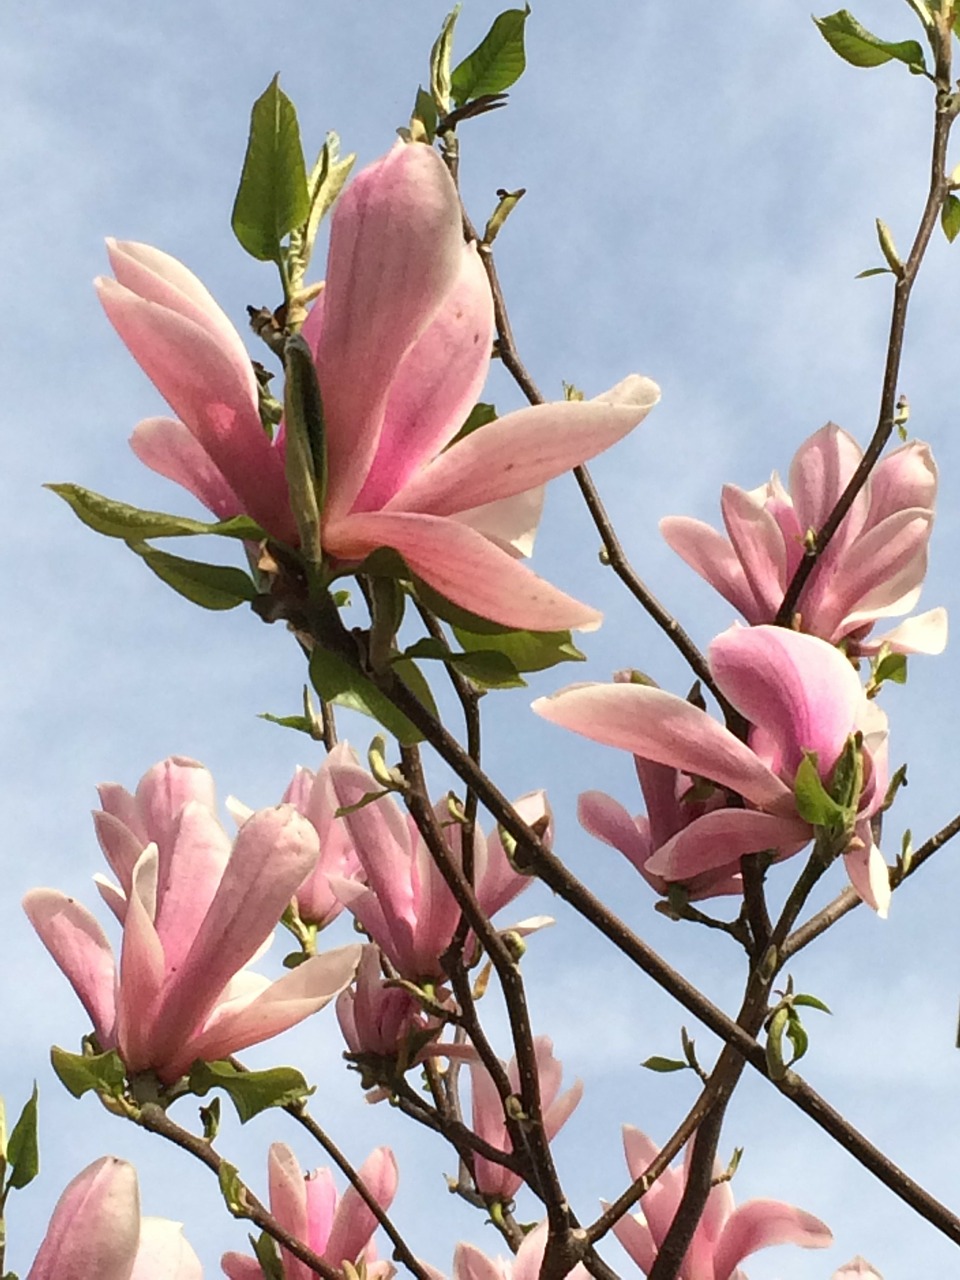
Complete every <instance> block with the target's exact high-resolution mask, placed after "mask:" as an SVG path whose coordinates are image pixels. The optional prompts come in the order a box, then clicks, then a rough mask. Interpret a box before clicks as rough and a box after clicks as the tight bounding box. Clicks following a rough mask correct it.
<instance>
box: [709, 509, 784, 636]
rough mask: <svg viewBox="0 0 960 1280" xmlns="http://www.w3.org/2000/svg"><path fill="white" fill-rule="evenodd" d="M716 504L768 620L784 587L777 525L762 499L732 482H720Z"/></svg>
mask: <svg viewBox="0 0 960 1280" xmlns="http://www.w3.org/2000/svg"><path fill="white" fill-rule="evenodd" d="M720 507H721V510H722V512H723V522H724V525H725V526H726V529H727V533H728V534H729V536H730V542H731V544H732V545H733V549H734V551H735V552H736V554H737V558H738V560H739V561H740V564H741V565H742V566H743V572H744V575H745V576H746V579H747V583H748V584H749V587H750V590H751V592H752V593H753V597H754V599H755V600H756V602H757V607H758V609H759V610H760V615H761V617H762V619H763V620H764V621H770V620H771V619H772V618H774V617H775V616H776V612H777V610H778V609H779V607H780V603H781V601H782V600H783V593H784V592H785V591H786V589H787V552H786V547H785V546H784V541H783V534H782V533H781V531H780V526H779V524H777V521H776V520H775V519H774V517H773V516H772V515H771V513H770V512H769V511H768V510H767V509H766V507H765V506H764V504H763V502H762V501H760V500H759V499H757V498H756V497H754V496H753V495H752V494H750V493H747V492H746V490H744V489H738V488H737V487H736V485H732V484H726V485H724V486H723V495H722V498H721V502H720Z"/></svg>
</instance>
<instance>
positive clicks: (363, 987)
mask: <svg viewBox="0 0 960 1280" xmlns="http://www.w3.org/2000/svg"><path fill="white" fill-rule="evenodd" d="M337 1021H338V1022H339V1023H340V1030H341V1031H342V1032H343V1038H344V1040H345V1041H346V1042H347V1048H348V1050H349V1051H350V1053H353V1054H357V1055H366V1054H370V1055H372V1056H375V1057H378V1058H390V1059H395V1058H398V1057H400V1056H406V1058H407V1061H408V1062H411V1063H412V1062H413V1061H414V1055H413V1054H412V1053H411V1051H410V1050H411V1046H412V1045H413V1046H415V1045H416V1044H422V1043H423V1040H424V1039H425V1037H426V1036H428V1035H429V1033H430V1027H431V1023H430V1020H429V1019H428V1018H427V1015H426V1014H425V1013H424V1012H423V1008H422V1006H421V1005H420V1003H419V1001H417V1000H416V999H415V998H414V997H413V996H412V995H411V994H410V993H409V992H408V991H404V990H403V989H402V988H401V987H389V986H387V985H386V984H385V982H384V979H383V975H382V973H381V971H380V951H379V948H378V947H375V946H373V945H372V944H371V945H369V946H366V947H364V948H363V955H362V957H361V959H360V964H359V965H358V966H357V976H356V979H355V982H354V983H353V985H351V986H350V987H348V988H347V989H346V990H345V991H341V992H340V994H339V996H337ZM437 1030H438V1031H439V1027H438V1028H437Z"/></svg>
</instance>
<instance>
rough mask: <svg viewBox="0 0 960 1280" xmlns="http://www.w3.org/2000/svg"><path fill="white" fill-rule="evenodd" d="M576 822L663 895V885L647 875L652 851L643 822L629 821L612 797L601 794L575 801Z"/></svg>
mask: <svg viewBox="0 0 960 1280" xmlns="http://www.w3.org/2000/svg"><path fill="white" fill-rule="evenodd" d="M577 820H578V822H579V823H580V825H581V827H583V829H584V831H589V833H590V834H591V835H592V836H594V837H595V838H596V839H597V840H602V841H603V843H604V844H608V845H610V846H611V847H612V848H614V849H618V850H619V851H620V852H621V853H622V854H623V855H624V857H625V858H627V859H628V860H629V861H630V862H632V863H633V865H634V866H635V867H636V869H637V870H638V871H639V872H640V874H641V875H642V876H643V877H644V878H645V879H647V880H649V881H650V883H651V884H653V886H654V888H656V889H657V892H658V893H663V892H666V884H665V883H664V881H663V880H661V879H660V878H659V877H655V876H651V874H650V873H649V872H648V871H647V863H648V862H649V860H650V857H651V854H652V853H653V848H652V845H651V842H650V830H649V825H648V824H647V822H646V820H645V819H643V818H632V817H631V816H630V814H629V813H628V812H627V810H626V809H625V808H624V807H623V805H622V804H621V803H620V802H619V800H614V798H613V796H608V795H605V794H604V793H603V792H602V791H584V792H582V794H581V795H580V797H579V799H578V800H577ZM654 882H656V883H654Z"/></svg>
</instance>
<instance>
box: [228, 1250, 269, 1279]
mask: <svg viewBox="0 0 960 1280" xmlns="http://www.w3.org/2000/svg"><path fill="white" fill-rule="evenodd" d="M220 1270H221V1271H222V1272H223V1274H224V1275H225V1276H226V1277H227V1280H263V1272H262V1271H261V1270H260V1263H259V1262H258V1261H257V1260H256V1258H251V1257H248V1255H247V1254H245V1253H224V1254H222V1255H221V1258H220Z"/></svg>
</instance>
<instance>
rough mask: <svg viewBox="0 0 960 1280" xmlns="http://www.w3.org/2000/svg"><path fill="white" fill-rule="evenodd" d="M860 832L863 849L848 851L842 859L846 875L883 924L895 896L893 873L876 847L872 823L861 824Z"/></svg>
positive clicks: (859, 825) (858, 826)
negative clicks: (893, 891) (892, 883)
mask: <svg viewBox="0 0 960 1280" xmlns="http://www.w3.org/2000/svg"><path fill="white" fill-rule="evenodd" d="M857 828H858V836H859V839H860V842H861V846H862V847H861V848H859V849H851V850H848V851H847V852H846V853H845V854H844V855H843V861H844V865H845V866H846V869H847V875H848V876H849V877H850V883H851V884H852V885H853V887H854V889H856V891H857V893H858V895H859V896H860V898H861V900H862V901H863V902H865V903H866V904H867V906H868V907H872V908H873V910H874V911H875V912H876V913H877V915H878V916H879V917H880V919H881V920H885V919H886V918H887V913H888V911H889V910H890V898H891V896H892V895H891V891H890V869H889V867H888V866H887V864H886V861H885V860H884V857H883V854H882V853H881V852H880V850H879V849H878V848H877V846H876V845H875V844H874V843H873V838H872V836H871V835H870V825H869V823H867V822H863V823H858V824H857Z"/></svg>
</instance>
